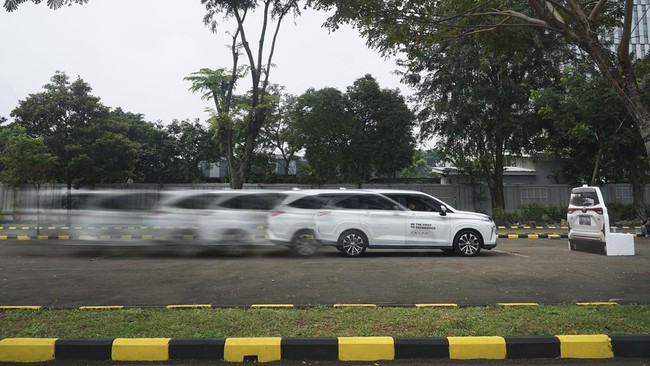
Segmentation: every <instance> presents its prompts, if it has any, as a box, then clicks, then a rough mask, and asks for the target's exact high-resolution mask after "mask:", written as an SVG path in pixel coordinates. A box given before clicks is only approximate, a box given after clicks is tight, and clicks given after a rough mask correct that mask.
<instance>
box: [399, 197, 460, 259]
mask: <svg viewBox="0 0 650 366" xmlns="http://www.w3.org/2000/svg"><path fill="white" fill-rule="evenodd" d="M389 197H390V198H393V197H395V198H396V199H398V200H399V202H404V205H405V206H406V207H408V208H409V212H408V218H407V222H406V235H405V242H406V244H407V245H421V246H428V245H436V246H446V245H451V239H450V237H449V236H450V233H449V232H450V226H451V225H450V223H451V220H452V219H453V218H452V216H450V215H449V214H448V213H447V212H444V211H443V210H442V209H441V207H440V203H439V202H437V201H435V200H433V199H431V198H429V197H427V196H425V195H421V194H397V195H396V194H393V197H391V196H389ZM395 198H393V199H395Z"/></svg>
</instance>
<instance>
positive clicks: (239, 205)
mask: <svg viewBox="0 0 650 366" xmlns="http://www.w3.org/2000/svg"><path fill="white" fill-rule="evenodd" d="M282 197H283V195H280V194H242V195H239V196H237V197H234V198H231V199H229V200H227V201H225V202H222V203H221V205H220V206H223V207H227V208H232V209H236V210H270V209H272V208H273V207H275V206H276V205H277V203H278V202H279V201H280V199H282Z"/></svg>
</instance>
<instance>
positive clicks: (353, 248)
mask: <svg viewBox="0 0 650 366" xmlns="http://www.w3.org/2000/svg"><path fill="white" fill-rule="evenodd" d="M367 247H368V238H367V237H366V235H365V234H364V233H362V232H361V231H359V230H348V231H346V232H344V233H343V234H341V236H340V237H339V240H338V249H339V251H341V253H343V254H345V255H346V256H348V257H358V256H360V255H362V254H363V253H364V252H365V251H366V248H367Z"/></svg>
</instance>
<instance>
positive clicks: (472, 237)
mask: <svg viewBox="0 0 650 366" xmlns="http://www.w3.org/2000/svg"><path fill="white" fill-rule="evenodd" d="M482 246H483V238H482V237H481V234H479V233H478V232H476V231H474V230H461V231H460V232H459V233H458V234H456V237H455V238H454V250H455V251H456V254H458V255H460V256H463V257H473V256H475V255H477V254H478V253H479V252H480V251H481V247H482Z"/></svg>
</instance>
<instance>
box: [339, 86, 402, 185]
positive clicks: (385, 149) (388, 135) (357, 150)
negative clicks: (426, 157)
mask: <svg viewBox="0 0 650 366" xmlns="http://www.w3.org/2000/svg"><path fill="white" fill-rule="evenodd" d="M346 95H347V97H348V99H349V100H350V103H351V111H352V113H353V114H354V116H355V117H356V119H357V121H358V122H359V123H360V126H359V132H358V135H357V141H355V142H356V143H355V144H354V145H353V147H354V151H353V153H354V154H355V162H356V166H355V167H354V170H353V171H352V172H351V176H354V175H355V173H356V174H359V176H358V177H357V178H356V179H357V181H360V182H366V181H367V180H368V179H369V178H370V176H371V175H379V176H391V177H395V176H396V175H397V173H398V172H399V171H401V170H402V169H404V167H405V166H408V165H409V164H410V163H411V161H412V159H413V154H414V150H415V139H414V137H413V128H414V127H415V115H414V114H413V112H412V111H411V110H410V109H409V107H408V106H407V105H406V102H405V100H404V98H403V97H402V96H401V95H400V94H399V91H398V90H390V89H381V88H380V87H379V84H378V83H377V81H376V80H375V78H373V77H372V76H371V75H365V76H364V77H362V78H359V79H357V80H356V81H355V82H354V84H353V85H352V86H349V87H348V88H347V93H346Z"/></svg>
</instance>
